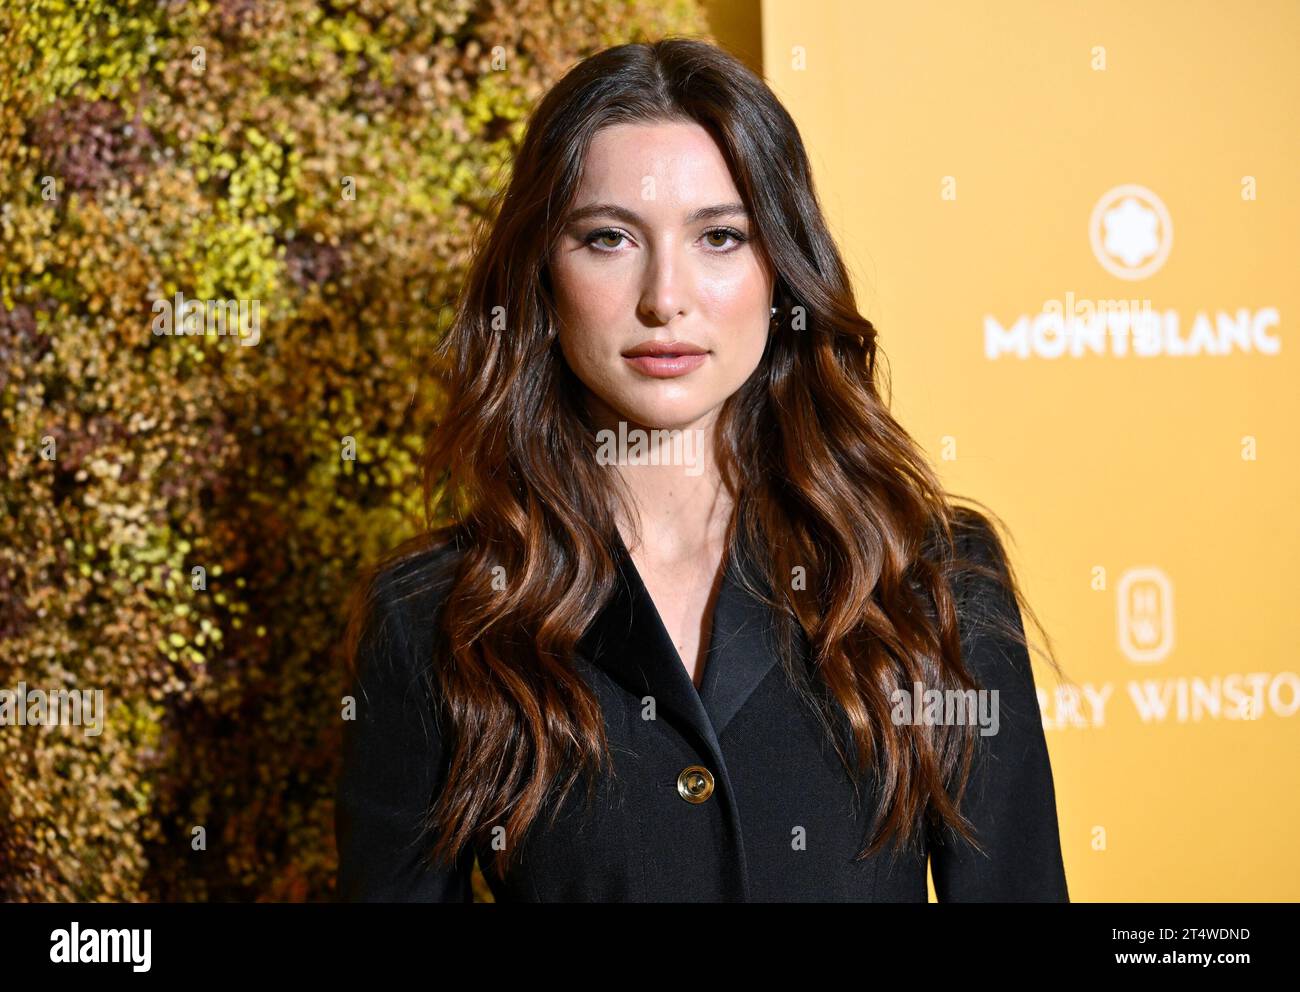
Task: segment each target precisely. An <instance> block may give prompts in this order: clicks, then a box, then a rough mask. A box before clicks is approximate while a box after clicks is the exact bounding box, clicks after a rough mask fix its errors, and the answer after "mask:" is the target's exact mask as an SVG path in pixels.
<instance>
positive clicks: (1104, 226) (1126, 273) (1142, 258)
mask: <svg viewBox="0 0 1300 992" xmlns="http://www.w3.org/2000/svg"><path fill="white" fill-rule="evenodd" d="M1088 237H1089V239H1090V240H1091V241H1092V252H1093V254H1094V255H1096V256H1097V261H1098V262H1100V263H1101V267H1102V268H1103V269H1105V270H1106V271H1107V272H1109V273H1110V274H1111V275H1113V276H1117V277H1118V278H1120V279H1131V280H1136V279H1145V278H1147V277H1148V276H1150V275H1152V274H1153V273H1155V272H1158V271H1159V270H1160V267H1161V266H1163V265H1164V264H1165V260H1166V259H1167V258H1168V257H1169V249H1170V247H1172V245H1173V243H1174V222H1173V221H1172V220H1170V218H1169V210H1168V209H1167V208H1166V207H1165V204H1164V201H1163V200H1161V199H1160V197H1158V196H1156V195H1155V194H1154V193H1152V192H1151V190H1149V189H1147V188H1146V187H1145V186H1138V185H1136V184H1134V183H1130V184H1128V185H1126V186H1116V187H1115V188H1114V189H1112V190H1109V191H1108V192H1106V193H1104V194H1103V195H1102V197H1101V199H1099V200H1098V201H1097V205H1096V206H1095V207H1093V208H1092V218H1091V220H1090V221H1089V222H1088Z"/></svg>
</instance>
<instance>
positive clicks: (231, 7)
mask: <svg viewBox="0 0 1300 992" xmlns="http://www.w3.org/2000/svg"><path fill="white" fill-rule="evenodd" d="M703 31H704V25H703V21H702V19H701V18H700V15H699V14H698V13H697V12H696V11H695V9H694V6H693V4H691V3H681V4H674V5H668V6H664V5H655V4H651V3H646V2H627V3H618V4H605V3H597V2H594V0H521V2H514V3H510V4H500V3H489V2H475V0H437V2H436V0H353V2H334V3H330V4H318V3H315V2H308V0H284V2H276V3H259V2H252V0H213V2H195V3H184V2H163V0H139V2H129V0H125V2H124V0H113V2H109V0H102V2H100V0H96V2H81V0H62V2H60V0H27V2H26V3H23V4H5V5H3V10H0V100H2V101H3V113H2V114H0V238H2V240H3V244H4V251H3V252H2V253H0V438H3V441H4V444H3V446H2V448H0V459H3V461H0V511H2V512H0V688H5V689H14V688H16V687H17V685H18V683H19V682H20V681H22V682H25V683H26V685H27V687H28V688H29V689H34V688H39V689H44V690H49V689H54V688H58V687H65V688H89V689H92V690H93V689H97V688H98V689H103V691H104V697H105V706H106V709H107V710H108V715H107V718H106V721H105V727H104V730H103V733H102V734H101V735H99V736H87V735H85V734H83V733H82V729H81V728H77V727H56V728H52V729H46V728H33V727H22V728H20V727H3V728H0V769H3V771H2V772H0V774H2V775H3V788H0V898H3V899H8V900H54V901H63V900H89V901H94V900H105V899H112V900H148V899H167V900H186V899H223V900H225V899H231V900H242V899H263V900H283V899H326V898H329V897H330V896H331V894H332V887H333V871H334V859H335V854H334V846H333V845H334V839H333V819H332V818H333V807H332V800H333V787H334V780H335V774H336V770H337V768H336V761H337V748H338V737H339V733H340V729H341V728H340V719H339V717H340V709H341V706H340V697H341V695H342V693H343V691H344V686H345V683H344V681H343V678H342V672H341V669H340V666H339V664H338V662H339V660H340V659H339V658H338V656H337V648H336V645H337V642H338V640H339V638H340V635H341V633H342V631H341V620H342V616H341V609H342V606H343V604H344V602H345V599H346V596H347V594H348V592H349V591H350V588H351V583H352V581H353V579H354V577H355V574H356V570H357V568H358V566H359V565H361V564H362V563H364V562H367V561H369V560H371V559H373V558H374V557H375V556H377V555H378V554H379V553H380V552H381V551H382V550H385V549H386V548H388V547H390V546H391V545H393V544H394V543H396V542H397V541H398V540H400V539H401V538H403V537H405V536H408V535H409V534H410V533H412V532H413V531H414V530H415V529H417V528H418V527H419V525H420V507H421V503H420V494H419V477H418V468H417V465H418V461H417V460H418V456H419V451H420V446H421V443H422V438H423V437H424V435H425V433H426V432H427V430H428V428H429V426H430V424H431V423H432V421H433V415H434V412H435V407H436V403H437V390H436V386H435V385H434V384H433V383H432V382H431V381H430V379H429V377H428V376H427V373H426V370H425V367H424V366H425V363H426V361H427V359H428V357H429V353H430V349H431V348H432V346H433V344H434V340H435V339H436V336H437V334H438V333H439V332H440V331H441V329H442V328H443V327H444V326H445V323H446V315H447V310H448V308H449V307H450V305H451V302H452V299H453V297H454V294H455V289H456V287H457V285H458V281H459V279H460V276H461V273H460V271H459V270H458V268H457V266H458V265H460V264H462V263H463V260H464V259H465V257H466V255H467V250H468V247H469V238H470V235H471V232H472V224H473V222H474V221H476V220H477V218H478V216H479V213H480V211H481V210H482V209H483V204H486V203H487V202H488V200H489V195H490V193H491V191H492V190H491V187H492V186H493V185H494V184H495V183H498V182H500V181H501V180H502V179H503V178H504V170H505V169H506V168H507V167H508V163H509V161H510V157H511V153H512V151H513V149H514V147H515V146H516V143H517V142H518V140H519V138H520V137H521V134H522V124H523V121H524V118H525V115H526V113H527V110H528V108H529V107H530V106H531V105H532V104H533V102H534V101H535V100H536V99H537V98H538V96H540V94H541V93H542V92H543V91H544V90H545V88H546V87H547V86H548V85H549V84H550V83H551V82H553V81H554V79H555V78H557V77H558V75H559V74H561V73H562V72H563V71H564V69H566V68H567V67H568V66H569V65H570V64H572V62H574V61H575V60H576V59H578V58H580V57H581V56H583V55H585V54H588V53H590V52H591V51H594V50H596V49H598V48H601V47H604V46H605V45H608V44H613V43H617V42H618V41H626V40H640V39H643V38H647V37H656V36H659V35H663V34H669V33H683V34H702V33H703ZM349 184H352V185H354V186H355V191H356V196H355V199H350V198H348V197H347V196H345V191H346V190H347V188H348V186H349ZM178 292H179V293H183V294H184V295H185V297H186V298H188V299H195V300H209V299H231V300H246V301H253V300H256V301H258V302H259V304H260V308H261V309H260V317H261V339H260V342H259V343H258V344H256V345H254V346H244V345H241V344H240V343H238V342H237V341H236V340H234V339H231V338H222V337H213V336H208V337H201V336H200V337H177V336H170V337H169V336H159V335H156V334H154V333H153V323H154V320H155V311H154V304H155V301H159V300H165V301H170V300H172V299H173V297H174V296H175V294H176V293H178ZM346 437H352V438H355V440H356V446H357V460H356V461H355V462H353V461H346V460H344V459H343V458H342V457H341V452H342V448H343V443H344V439H345V438H346ZM51 454H52V456H53V457H46V456H47V455H51ZM196 569H201V570H202V574H203V575H204V576H205V579H206V588H203V589H195V588H194V584H195V574H196ZM197 827H202V828H203V831H204V833H205V835H206V849H200V850H196V849H195V843H194V838H195V828H197Z"/></svg>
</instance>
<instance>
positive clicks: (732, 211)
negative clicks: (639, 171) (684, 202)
mask: <svg viewBox="0 0 1300 992" xmlns="http://www.w3.org/2000/svg"><path fill="white" fill-rule="evenodd" d="M736 215H740V216H747V212H746V210H745V205H744V204H743V203H718V204H714V205H713V206H711V207H700V208H699V209H698V210H692V211H691V213H690V214H689V215H688V216H687V218H686V223H688V224H695V223H698V222H699V221H702V220H716V219H718V218H720V217H732V216H736ZM591 217H614V218H616V219H618V220H621V221H623V222H624V223H625V224H642V223H644V222H643V221H642V219H641V218H640V217H639V216H638V215H637V214H636V213H635V212H634V211H631V210H628V209H627V208H626V207H620V206H619V205H618V204H616V203H592V204H590V205H588V206H585V207H579V208H578V209H577V210H574V211H573V212H572V213H571V214H569V218H568V220H567V221H566V223H568V224H577V223H578V222H579V221H584V220H587V219H588V218H591Z"/></svg>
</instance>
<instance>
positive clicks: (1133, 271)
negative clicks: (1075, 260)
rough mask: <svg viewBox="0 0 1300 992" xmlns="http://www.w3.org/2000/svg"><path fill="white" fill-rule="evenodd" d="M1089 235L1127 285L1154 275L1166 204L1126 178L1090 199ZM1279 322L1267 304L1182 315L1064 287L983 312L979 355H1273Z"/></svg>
mask: <svg viewBox="0 0 1300 992" xmlns="http://www.w3.org/2000/svg"><path fill="white" fill-rule="evenodd" d="M1204 236H1205V237H1211V236H1213V232H1206V233H1205V235H1204ZM1088 239H1089V241H1090V243H1091V245H1092V253H1093V255H1094V257H1095V258H1096V259H1097V262H1098V263H1099V264H1100V265H1101V267H1102V268H1103V269H1105V271H1106V272H1107V273H1109V274H1110V275H1112V276H1114V277H1115V278H1116V279H1121V280H1123V281H1124V282H1125V283H1127V284H1130V285H1131V284H1134V283H1138V282H1140V281H1142V280H1144V279H1147V278H1149V277H1150V276H1152V275H1154V274H1155V273H1156V272H1159V271H1160V270H1161V269H1162V268H1164V266H1165V263H1166V262H1168V261H1169V259H1170V257H1171V250H1172V248H1173V243H1174V222H1173V219H1172V217H1171V216H1170V211H1169V208H1168V207H1166V206H1165V204H1164V201H1163V200H1161V199H1160V197H1159V196H1157V195H1156V194H1155V193H1154V192H1153V191H1152V190H1150V189H1147V188H1146V187H1145V186H1140V185H1138V184H1137V183H1126V184H1124V185H1121V186H1116V187H1114V188H1113V189H1109V190H1107V191H1106V192H1104V193H1103V194H1102V195H1101V196H1100V197H1099V198H1098V199H1097V201H1096V203H1095V204H1094V205H1093V208H1092V212H1091V215H1090V217H1089V220H1088ZM1107 295H1111V294H1107ZM1114 295H1116V296H1118V294H1114ZM1134 297H1136V298H1134ZM1280 323H1281V317H1280V315H1279V313H1278V309H1277V307H1273V306H1262V307H1250V306H1242V305H1241V304H1240V302H1239V301H1232V302H1231V303H1229V304H1228V305H1226V306H1223V307H1217V308H1214V309H1213V310H1211V309H1198V310H1196V311H1195V312H1193V313H1192V314H1190V315H1185V314H1183V313H1181V312H1180V311H1179V310H1178V309H1176V308H1174V307H1157V306H1156V305H1155V304H1153V303H1152V301H1151V300H1150V299H1147V298H1142V297H1140V296H1139V295H1138V294H1133V297H1119V298H1114V299H1109V298H1108V299H1099V298H1095V297H1093V296H1090V295H1089V294H1087V293H1077V292H1075V290H1073V289H1066V290H1063V291H1062V293H1061V294H1060V296H1059V297H1058V298H1055V299H1048V300H1044V301H1043V302H1042V304H1041V305H1039V306H1038V307H1037V308H1036V309H1035V310H1034V311H1032V312H1026V313H1022V314H1020V315H1019V316H1017V317H1015V318H1014V319H1012V320H1011V322H1010V323H1003V321H1002V320H1001V319H999V318H998V317H996V316H994V315H992V314H986V315H985V317H984V357H985V358H988V359H997V358H1003V357H1014V358H1020V359H1027V358H1084V357H1093V356H1096V357H1101V358H1129V357H1133V358H1212V357H1220V356H1228V355H1237V354H1248V355H1251V354H1253V355H1263V356H1268V357H1273V356H1276V355H1279V354H1281V351H1282V338H1281V335H1280V334H1278V331H1277V328H1278V325H1279V324H1280Z"/></svg>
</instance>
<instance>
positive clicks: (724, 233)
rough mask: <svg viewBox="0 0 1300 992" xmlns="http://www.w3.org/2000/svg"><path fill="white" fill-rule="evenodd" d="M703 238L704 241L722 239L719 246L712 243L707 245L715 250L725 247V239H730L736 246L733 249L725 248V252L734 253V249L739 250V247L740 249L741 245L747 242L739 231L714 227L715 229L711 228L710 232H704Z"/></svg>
mask: <svg viewBox="0 0 1300 992" xmlns="http://www.w3.org/2000/svg"><path fill="white" fill-rule="evenodd" d="M704 237H705V238H706V239H708V238H722V239H724V240H723V243H722V244H720V245H719V244H714V243H713V242H709V244H710V245H711V246H712V247H715V248H724V247H725V245H726V239H727V238H730V239H731V240H733V241H735V242H736V246H735V248H727V249H726V250H727V251H735V250H736V248H739V247H740V246H741V245H743V244H744V243H745V241H746V240H747V239H746V237H745V236H744V235H743V234H741V233H740V232H739V231H737V230H734V229H732V228H730V227H715V228H713V230H711V231H705V232H704Z"/></svg>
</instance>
